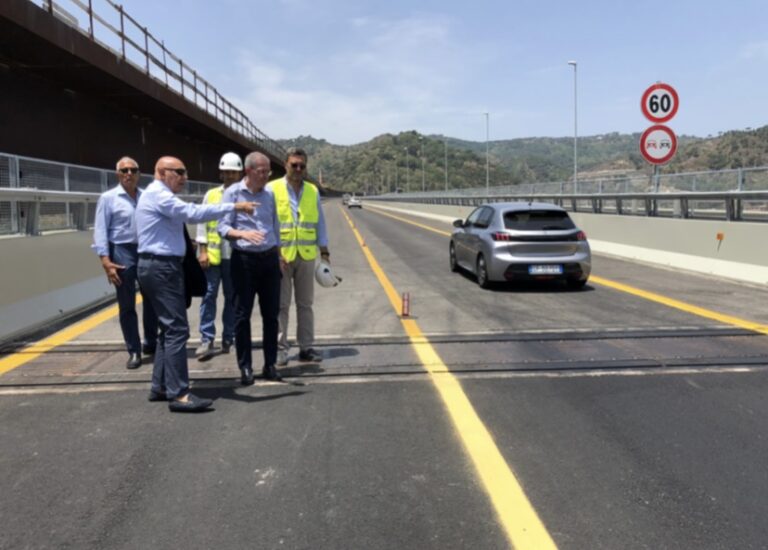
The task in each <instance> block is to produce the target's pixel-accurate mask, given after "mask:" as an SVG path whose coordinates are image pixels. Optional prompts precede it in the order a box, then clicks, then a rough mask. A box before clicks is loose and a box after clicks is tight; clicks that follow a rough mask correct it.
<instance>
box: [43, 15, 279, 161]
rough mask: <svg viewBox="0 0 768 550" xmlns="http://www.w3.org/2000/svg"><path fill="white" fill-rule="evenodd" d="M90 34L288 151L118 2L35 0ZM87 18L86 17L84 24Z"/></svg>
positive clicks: (251, 134)
mask: <svg viewBox="0 0 768 550" xmlns="http://www.w3.org/2000/svg"><path fill="white" fill-rule="evenodd" d="M29 1H30V2H33V3H34V4H37V5H39V6H41V7H42V8H43V9H45V10H46V11H48V12H49V13H50V14H51V15H53V16H54V17H56V18H57V19H59V20H60V21H63V22H64V23H66V24H68V25H69V26H71V27H73V28H74V29H76V30H78V31H79V32H81V33H82V34H83V35H85V36H88V37H89V38H90V39H91V40H93V41H94V42H96V43H97V44H99V45H100V46H101V47H103V48H106V49H108V50H110V51H111V52H113V53H114V54H115V55H116V56H118V57H120V58H122V60H123V61H125V62H127V63H130V64H131V65H133V66H134V67H135V68H136V69H138V70H140V71H143V72H144V73H146V74H147V76H149V77H151V78H153V79H154V80H156V81H158V82H160V83H162V84H164V85H165V86H166V88H168V89H169V90H173V91H174V92H175V93H176V94H178V95H180V96H181V97H183V98H184V99H186V100H187V101H189V102H190V103H192V104H193V105H195V106H196V107H198V108H199V109H202V110H203V111H205V112H206V113H208V114H209V115H211V116H213V117H214V118H216V119H217V120H218V121H219V122H221V123H223V124H225V125H226V126H227V127H228V128H230V129H231V130H233V131H235V132H237V133H238V134H240V135H241V136H243V137H245V138H246V139H248V140H250V141H251V142H254V143H255V144H256V145H257V146H258V147H259V148H260V149H262V150H265V151H267V152H268V153H270V154H271V155H272V156H274V157H276V158H279V159H282V158H283V157H284V156H285V149H284V148H283V146H282V145H280V144H279V143H278V142H276V141H275V140H273V139H271V138H270V137H268V136H267V135H266V134H264V132H262V131H261V130H259V129H258V128H257V127H256V125H255V124H254V123H253V122H251V120H250V119H249V118H248V117H247V116H246V115H245V114H244V113H243V112H242V111H241V110H240V109H238V108H237V107H235V106H234V105H233V104H232V103H231V102H230V101H228V100H227V99H226V98H224V96H222V95H221V94H220V93H219V92H218V90H216V88H215V87H213V85H211V84H210V83H209V82H208V81H207V80H205V79H204V78H203V77H201V76H200V75H199V74H197V71H196V70H195V69H193V68H192V67H190V66H189V65H187V64H186V63H185V62H184V61H182V59H181V58H179V57H178V56H176V55H174V54H173V53H172V52H171V51H169V50H168V49H167V48H166V47H165V42H164V41H162V40H159V39H157V38H155V37H154V36H153V35H152V34H151V33H150V32H149V30H148V29H147V27H143V26H141V24H140V23H139V22H138V21H136V20H135V19H134V18H133V17H131V16H130V15H128V14H127V13H126V12H125V10H124V9H123V6H122V5H119V4H115V3H114V2H112V0H56V1H53V0H29ZM81 19H83V21H82V22H81Z"/></svg>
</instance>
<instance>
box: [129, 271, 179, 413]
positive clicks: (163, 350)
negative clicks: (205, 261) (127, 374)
mask: <svg viewBox="0 0 768 550" xmlns="http://www.w3.org/2000/svg"><path fill="white" fill-rule="evenodd" d="M138 273H139V284H141V288H142V289H144V295H145V296H146V298H147V299H148V300H149V302H150V303H151V304H152V307H153V308H154V310H155V312H156V313H157V321H158V324H159V325H160V335H159V336H158V339H157V349H156V350H155V366H154V369H153V371H152V391H155V392H162V391H165V392H166V393H167V395H168V397H169V398H175V397H180V396H183V395H185V394H187V393H189V370H188V368H187V340H188V339H189V323H188V321H187V307H186V297H185V294H184V268H183V267H182V263H181V258H175V257H171V256H166V257H162V256H154V257H152V258H145V257H141V258H139V268H138Z"/></svg>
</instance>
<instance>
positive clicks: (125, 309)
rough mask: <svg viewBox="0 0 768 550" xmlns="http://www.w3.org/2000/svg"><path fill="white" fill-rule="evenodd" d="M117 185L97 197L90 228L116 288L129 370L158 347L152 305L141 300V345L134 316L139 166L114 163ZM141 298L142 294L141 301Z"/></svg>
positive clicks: (128, 162) (129, 160)
mask: <svg viewBox="0 0 768 550" xmlns="http://www.w3.org/2000/svg"><path fill="white" fill-rule="evenodd" d="M116 169H117V179H118V181H119V184H118V185H116V186H115V187H113V188H112V189H110V190H109V191H106V192H105V193H103V194H102V195H101V197H99V202H98V204H97V205H96V218H95V220H94V224H93V245H92V246H91V248H93V249H94V251H95V252H96V254H98V255H99V257H100V258H101V266H102V267H103V268H104V272H105V273H106V274H107V280H108V281H109V283H110V284H112V285H115V294H116V295H117V304H118V307H119V309H120V329H121V330H122V333H123V340H124V341H125V347H126V348H127V349H128V354H129V358H128V363H126V365H125V366H126V367H127V368H129V369H135V368H138V367H139V366H140V365H141V353H142V351H143V352H144V353H145V354H147V355H152V354H153V353H154V352H155V346H156V343H157V316H156V315H155V312H154V310H153V309H152V305H151V304H149V302H147V301H146V300H145V299H144V300H143V307H142V310H143V315H142V320H143V325H144V345H143V347H142V345H141V338H140V336H139V319H138V316H137V315H136V264H137V263H138V260H139V253H138V242H139V240H138V235H137V233H136V221H135V214H136V203H137V202H138V199H139V197H140V196H141V193H142V190H141V189H139V186H138V184H139V165H138V163H137V162H136V161H135V160H133V159H132V158H130V157H123V158H121V159H120V160H119V161H117V167H116ZM143 298H144V294H143V293H142V299H143Z"/></svg>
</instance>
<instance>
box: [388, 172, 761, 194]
mask: <svg viewBox="0 0 768 550" xmlns="http://www.w3.org/2000/svg"><path fill="white" fill-rule="evenodd" d="M766 190H768V166H757V167H750V168H731V169H726V170H708V171H698V172H678V173H674V174H657V175H650V174H640V175H638V174H626V175H621V176H611V177H597V178H585V179H579V180H578V181H577V182H576V184H574V182H573V180H570V181H547V182H537V183H521V184H516V185H499V186H493V187H490V188H489V189H486V187H485V186H482V187H468V188H463V189H451V190H449V191H445V190H435V191H428V192H424V193H421V192H415V193H407V194H406V195H407V196H409V197H439V196H449V195H450V196H453V195H463V196H480V195H482V196H495V195H502V196H511V195H520V196H528V195H574V194H606V193H614V194H615V193H674V192H694V193H695V192H707V191H721V192H722V191H766ZM400 194H402V193H396V195H400ZM392 195H395V193H389V194H387V195H386V196H392Z"/></svg>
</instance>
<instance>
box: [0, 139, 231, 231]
mask: <svg viewBox="0 0 768 550" xmlns="http://www.w3.org/2000/svg"><path fill="white" fill-rule="evenodd" d="M153 179H154V177H153V176H152V175H150V174H141V177H140V179H139V185H140V186H142V187H143V186H146V185H147V184H148V183H150V182H151V181H152V180H153ZM117 183H118V180H117V174H116V173H115V171H114V170H103V169H100V168H93V167H89V166H79V165H75V164H65V163H61V162H53V161H48V160H42V159H36V158H30V157H22V156H18V155H7V154H2V153H0V235H39V234H40V233H43V232H45V231H56V230H67V229H72V230H76V229H79V230H83V229H87V228H88V227H90V226H92V225H93V220H94V217H95V215H96V203H97V202H98V199H99V196H100V195H101V193H103V192H104V191H106V190H108V189H109V188H111V187H113V186H115V185H117ZM217 185H220V184H219V183H212V182H203V181H188V182H187V194H186V195H185V196H184V198H185V199H186V200H200V199H202V196H203V195H204V194H205V192H206V191H207V190H208V189H210V188H211V187H215V186H217Z"/></svg>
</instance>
